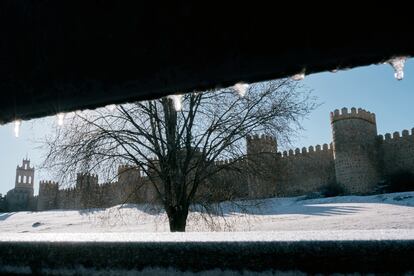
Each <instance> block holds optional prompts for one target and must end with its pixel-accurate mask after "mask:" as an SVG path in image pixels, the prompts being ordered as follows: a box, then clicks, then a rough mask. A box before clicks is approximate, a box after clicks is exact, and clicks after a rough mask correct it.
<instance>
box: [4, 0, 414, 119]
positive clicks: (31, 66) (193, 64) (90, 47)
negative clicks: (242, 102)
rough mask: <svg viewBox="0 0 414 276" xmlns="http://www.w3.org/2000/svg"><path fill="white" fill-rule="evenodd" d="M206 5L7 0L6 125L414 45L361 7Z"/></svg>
mask: <svg viewBox="0 0 414 276" xmlns="http://www.w3.org/2000/svg"><path fill="white" fill-rule="evenodd" d="M146 2H152V1H146ZM205 6H206V5H204V6H201V7H196V6H191V5H188V4H174V5H172V4H170V5H169V6H168V5H160V6H157V5H156V4H150V3H142V1H131V2H129V1H97V0H95V1H92V0H91V1H76V0H61V1H52V0H43V1H24V0H4V1H1V2H0V93H1V94H0V124H4V123H7V122H10V121H13V120H15V119H31V118H36V117H42V116H47V115H52V114H56V113H57V112H68V111H73V110H78V109H86V108H96V107H99V106H104V105H107V104H111V103H123V102H128V101H135V100H143V99H153V98H157V97H161V96H164V95H168V94H172V93H179V92H181V93H182V92H191V91H194V90H204V89H211V88H217V87H225V86H230V85H233V84H234V83H236V82H239V81H244V82H257V81H262V80H268V79H274V78H281V77H286V76H291V75H292V74H295V73H298V72H299V71H301V70H302V69H303V68H305V69H306V74H311V73H316V72H321V71H326V70H332V69H336V68H348V67H355V66H363V65H368V64H373V63H378V62H383V61H385V60H387V59H388V58H390V57H392V56H397V55H413V54H414V36H413V35H412V32H407V31H404V30H400V31H398V30H397V31H396V30H392V31H386V30H382V28H381V27H379V26H378V24H377V22H376V21H370V20H369V19H366V18H365V17H363V16H361V17H358V15H357V14H356V13H357V12H356V9H355V8H352V9H349V11H352V13H349V14H348V17H346V18H341V17H340V16H339V15H338V14H336V13H334V14H332V13H330V12H329V11H326V10H324V11H323V12H319V13H318V12H316V13H314V12H309V13H308V14H307V15H303V16H302V15H300V14H295V13H293V15H292V16H291V17H287V16H283V14H284V13H289V12H292V11H291V10H286V8H284V9H283V8H280V9H279V10H270V7H269V9H268V7H263V6H259V5H258V4H257V5H254V4H251V3H250V4H249V5H247V6H245V7H243V6H241V5H238V6H237V7H236V8H234V7H232V8H231V9H226V8H225V7H222V6H213V5H211V6H209V7H205ZM325 8H329V7H325ZM345 12H346V11H345ZM398 13H399V15H400V16H401V17H403V15H402V14H401V12H400V11H398ZM379 16H380V15H379ZM315 18H317V19H318V22H322V23H315V22H316V20H314V19H315ZM358 18H359V19H358ZM388 18H389V17H388ZM295 20H296V21H295ZM346 20H349V21H351V22H353V23H354V24H358V22H364V23H366V22H365V21H367V22H370V23H368V25H363V26H358V25H357V26H358V27H355V28H354V27H349V26H346V25H347V24H348V23H347V22H348V21H346ZM389 20H390V22H389V24H390V25H392V24H396V26H395V27H396V28H397V27H398V26H399V25H403V24H404V23H402V22H393V21H392V19H391V18H389ZM293 21H295V22H293ZM324 21H326V24H325V23H324ZM338 22H339V24H337V23H338ZM344 22H345V24H344ZM387 24H388V23H387ZM298 25H299V26H302V28H298Z"/></svg>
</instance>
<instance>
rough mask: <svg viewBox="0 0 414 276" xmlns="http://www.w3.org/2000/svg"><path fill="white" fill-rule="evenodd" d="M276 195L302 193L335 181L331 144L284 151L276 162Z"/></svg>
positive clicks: (313, 190) (315, 189) (316, 189)
mask: <svg viewBox="0 0 414 276" xmlns="http://www.w3.org/2000/svg"><path fill="white" fill-rule="evenodd" d="M276 168H277V170H276V171H277V177H276V195H278V196H287V195H289V196H293V195H302V194H307V193H310V192H315V191H318V190H320V188H321V187H322V186H324V185H328V184H330V183H333V182H334V181H335V165H334V159H333V149H332V144H330V145H328V144H323V146H320V145H316V146H315V147H313V146H310V147H308V148H302V149H301V150H300V149H299V148H296V149H295V150H294V151H293V150H289V151H284V152H283V154H282V156H281V157H280V158H279V160H278V162H277V164H276Z"/></svg>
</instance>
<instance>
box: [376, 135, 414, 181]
mask: <svg viewBox="0 0 414 276" xmlns="http://www.w3.org/2000/svg"><path fill="white" fill-rule="evenodd" d="M378 139H379V144H380V154H381V158H382V164H381V167H382V170H383V174H384V176H388V175H392V174H394V173H398V172H401V171H409V172H413V173H414V128H413V129H411V133H410V131H408V130H406V129H405V130H403V131H402V132H401V134H400V133H399V132H394V133H393V134H392V136H391V134H390V133H386V134H385V135H384V136H382V135H379V136H378Z"/></svg>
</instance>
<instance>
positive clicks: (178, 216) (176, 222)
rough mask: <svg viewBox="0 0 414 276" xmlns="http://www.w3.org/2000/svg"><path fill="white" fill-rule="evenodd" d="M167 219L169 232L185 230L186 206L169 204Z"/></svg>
mask: <svg viewBox="0 0 414 276" xmlns="http://www.w3.org/2000/svg"><path fill="white" fill-rule="evenodd" d="M167 210H168V211H167V215H168V221H169V223H170V231H171V232H185V226H186V224H187V216H188V207H185V206H170V207H169V208H168V209H167Z"/></svg>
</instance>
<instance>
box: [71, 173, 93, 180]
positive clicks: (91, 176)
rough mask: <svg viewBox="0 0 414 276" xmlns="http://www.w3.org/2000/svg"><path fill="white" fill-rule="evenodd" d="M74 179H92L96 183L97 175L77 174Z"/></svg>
mask: <svg viewBox="0 0 414 276" xmlns="http://www.w3.org/2000/svg"><path fill="white" fill-rule="evenodd" d="M76 177H77V178H78V179H80V178H82V179H85V178H88V179H93V180H96V181H98V175H97V174H91V173H77V174H76Z"/></svg>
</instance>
